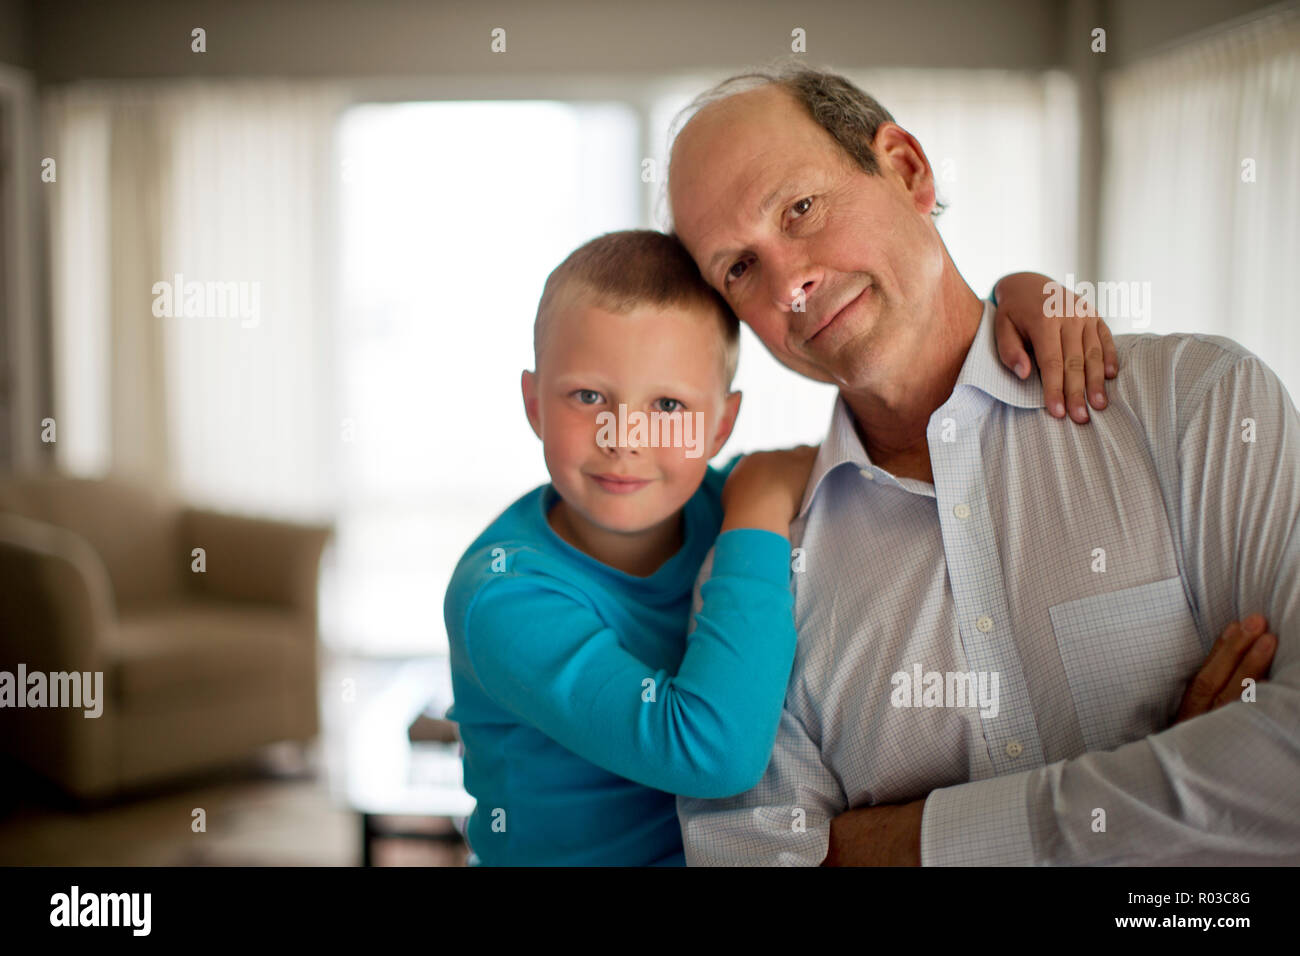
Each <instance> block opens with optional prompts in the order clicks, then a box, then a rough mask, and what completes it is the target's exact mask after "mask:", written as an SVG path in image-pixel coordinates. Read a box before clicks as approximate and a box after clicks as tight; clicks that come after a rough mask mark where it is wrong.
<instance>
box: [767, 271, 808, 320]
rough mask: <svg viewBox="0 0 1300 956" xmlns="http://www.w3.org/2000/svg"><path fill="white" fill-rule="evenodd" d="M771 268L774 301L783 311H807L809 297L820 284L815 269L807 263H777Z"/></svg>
mask: <svg viewBox="0 0 1300 956" xmlns="http://www.w3.org/2000/svg"><path fill="white" fill-rule="evenodd" d="M775 266H776V267H775V268H773V269H772V270H771V276H772V285H771V289H770V292H771V296H772V302H773V303H774V304H775V305H776V307H777V308H778V309H780V310H782V311H783V312H805V311H807V308H808V299H809V298H811V297H812V294H813V290H814V289H816V288H817V286H818V285H819V284H820V283H819V280H818V279H817V277H816V276H815V275H814V270H813V268H812V267H811V266H809V265H807V264H796V263H790V264H780V263H778V264H775Z"/></svg>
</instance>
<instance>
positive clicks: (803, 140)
mask: <svg viewBox="0 0 1300 956" xmlns="http://www.w3.org/2000/svg"><path fill="white" fill-rule="evenodd" d="M817 134H822V135H821V137H819V136H818V135H817ZM826 136H827V134H825V131H824V130H822V129H821V127H819V126H818V125H817V124H816V123H815V122H814V121H813V120H812V118H811V117H810V116H808V115H807V113H806V111H804V110H803V108H802V107H801V106H800V105H799V103H798V101H796V100H795V99H794V98H793V96H791V95H790V94H789V93H787V92H786V91H785V90H782V89H781V88H780V87H776V86H771V87H762V88H759V89H757V90H749V91H746V92H744V93H738V94H735V95H734V96H731V97H728V98H727V99H725V100H720V101H718V102H716V103H711V104H709V106H707V107H705V108H704V109H703V110H701V111H700V112H699V113H697V114H696V115H695V116H694V117H692V119H691V121H690V122H689V123H687V124H686V126H685V127H683V129H682V131H681V133H680V134H679V135H678V138H677V140H676V142H675V143H674V144H673V153H672V157H671V164H670V167H669V196H668V199H669V204H670V207H671V209H672V215H673V222H674V224H675V225H676V228H677V231H678V235H679V237H680V238H681V239H682V241H683V242H684V243H685V244H686V245H687V247H688V248H690V249H691V252H692V254H694V255H696V256H697V257H698V256H699V255H700V254H702V253H703V252H704V251H705V250H704V249H703V248H702V247H703V246H704V245H706V244H710V243H711V242H712V240H713V239H714V238H717V236H716V233H717V232H718V230H724V231H725V230H726V229H727V228H728V227H729V226H730V225H731V224H732V223H733V220H734V221H736V222H741V221H747V220H749V219H751V218H753V217H755V216H757V215H760V214H761V213H762V212H763V209H762V208H760V207H762V206H763V205H764V203H770V202H771V201H772V200H773V197H771V196H770V195H769V194H770V193H771V192H772V191H773V190H779V188H780V187H781V186H782V184H783V182H784V181H785V180H786V179H788V178H789V176H790V175H791V173H792V171H793V170H795V169H797V168H800V167H805V168H806V167H807V166H808V165H809V163H810V162H814V161H815V157H816V155H817V154H818V153H819V152H820V151H821V150H822V149H823V148H824V147H825V145H826V144H824V143H822V142H821V138H822V137H826Z"/></svg>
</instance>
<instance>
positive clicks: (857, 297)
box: [804, 283, 874, 344]
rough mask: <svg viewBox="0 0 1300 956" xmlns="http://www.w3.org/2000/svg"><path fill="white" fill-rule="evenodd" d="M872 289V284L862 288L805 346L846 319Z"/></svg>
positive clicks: (815, 329) (809, 338) (823, 324)
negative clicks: (850, 311)
mask: <svg viewBox="0 0 1300 956" xmlns="http://www.w3.org/2000/svg"><path fill="white" fill-rule="evenodd" d="M872 288H874V286H873V285H872V284H871V283H867V284H866V285H865V286H864V287H863V288H862V291H861V292H859V293H858V294H857V295H855V296H854V297H853V298H852V299H850V300H849V301H848V302H846V303H844V305H842V306H840V308H839V309H837V310H836V311H835V312H834V313H832V314H831V315H830V316H829V317H827V318H825V319H823V320H822V323H821V324H820V325H818V326H816V327H815V328H814V329H813V333H812V335H810V336H808V338H807V339H805V340H804V342H805V344H806V343H808V342H811V341H813V339H815V338H817V336H819V335H821V334H822V333H823V332H825V331H826V330H827V329H829V328H830V327H831V326H832V325H835V324H836V323H838V322H839V321H840V319H842V318H844V316H845V315H846V314H847V313H848V311H849V310H850V309H853V308H855V307H857V305H858V304H859V303H860V302H861V301H862V300H863V299H864V298H865V297H866V294H867V293H868V292H869V291H870V290H871V289H872Z"/></svg>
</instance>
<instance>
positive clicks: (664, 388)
mask: <svg viewBox="0 0 1300 956" xmlns="http://www.w3.org/2000/svg"><path fill="white" fill-rule="evenodd" d="M555 379H556V383H557V384H558V385H560V386H566V385H569V384H576V383H577V382H590V383H591V387H592V388H600V389H607V388H609V385H610V382H609V379H607V378H605V377H604V376H603V375H600V374H598V373H595V372H592V373H586V372H564V373H561V374H559V375H557V376H555ZM648 390H649V391H652V392H655V393H662V394H664V395H671V393H673V392H680V393H683V394H688V395H703V394H705V393H706V392H707V389H705V388H701V387H700V386H698V385H691V384H689V383H687V382H667V383H664V382H659V383H656V384H654V385H650V386H648Z"/></svg>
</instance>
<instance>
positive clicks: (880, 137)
mask: <svg viewBox="0 0 1300 956" xmlns="http://www.w3.org/2000/svg"><path fill="white" fill-rule="evenodd" d="M871 145H872V148H873V149H874V150H875V153H876V161H877V162H878V163H879V164H880V165H881V166H882V167H883V168H882V170H881V172H882V173H885V174H886V175H888V174H889V173H891V172H892V173H894V174H896V175H897V176H898V177H899V179H901V180H902V182H903V187H904V188H905V189H906V190H907V191H908V193H910V194H911V197H912V203H913V205H915V206H916V209H917V211H918V212H922V213H924V214H926V215H929V214H930V211H931V210H932V209H934V204H935V202H936V201H937V198H938V197H937V196H936V195H935V191H934V170H933V169H931V168H930V161H929V160H928V159H926V158H925V150H923V149H922V148H921V144H920V143H919V142H917V139H916V137H915V136H913V135H912V134H911V133H909V132H908V131H907V130H905V129H903V127H901V126H899V125H898V124H897V123H881V124H880V126H879V127H878V128H877V129H876V138H875V139H874V140H872V143H871Z"/></svg>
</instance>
